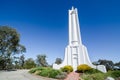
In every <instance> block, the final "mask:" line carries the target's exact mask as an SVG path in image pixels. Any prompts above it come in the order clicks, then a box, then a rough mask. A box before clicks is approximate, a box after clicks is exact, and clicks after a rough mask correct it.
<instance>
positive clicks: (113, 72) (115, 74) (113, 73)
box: [111, 71, 120, 78]
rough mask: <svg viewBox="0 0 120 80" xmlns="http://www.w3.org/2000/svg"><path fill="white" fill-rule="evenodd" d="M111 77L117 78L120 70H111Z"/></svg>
mask: <svg viewBox="0 0 120 80" xmlns="http://www.w3.org/2000/svg"><path fill="white" fill-rule="evenodd" d="M111 77H113V78H118V77H120V71H112V73H111Z"/></svg>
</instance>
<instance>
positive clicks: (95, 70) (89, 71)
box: [85, 68, 102, 74]
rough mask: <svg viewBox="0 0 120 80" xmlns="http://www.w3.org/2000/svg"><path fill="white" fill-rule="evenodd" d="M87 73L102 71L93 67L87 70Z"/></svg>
mask: <svg viewBox="0 0 120 80" xmlns="http://www.w3.org/2000/svg"><path fill="white" fill-rule="evenodd" d="M85 73H87V74H94V73H102V72H101V71H99V70H97V69H94V68H91V69H89V70H87V71H85Z"/></svg>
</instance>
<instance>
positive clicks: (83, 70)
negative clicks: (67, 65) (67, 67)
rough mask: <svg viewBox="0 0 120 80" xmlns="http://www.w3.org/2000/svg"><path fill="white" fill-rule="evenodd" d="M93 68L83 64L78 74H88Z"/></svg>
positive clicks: (78, 69) (79, 67) (78, 68)
mask: <svg viewBox="0 0 120 80" xmlns="http://www.w3.org/2000/svg"><path fill="white" fill-rule="evenodd" d="M91 69H92V68H91V67H90V66H88V65H86V64H81V65H79V66H78V67H77V71H78V72H86V71H88V70H91Z"/></svg>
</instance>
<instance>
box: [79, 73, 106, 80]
mask: <svg viewBox="0 0 120 80" xmlns="http://www.w3.org/2000/svg"><path fill="white" fill-rule="evenodd" d="M81 78H82V79H83V80H105V76H104V74H103V73H95V74H83V75H82V76H81Z"/></svg>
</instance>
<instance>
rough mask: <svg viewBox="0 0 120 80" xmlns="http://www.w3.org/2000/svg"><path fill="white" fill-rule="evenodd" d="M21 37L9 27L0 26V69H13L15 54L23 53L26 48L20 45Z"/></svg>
mask: <svg viewBox="0 0 120 80" xmlns="http://www.w3.org/2000/svg"><path fill="white" fill-rule="evenodd" d="M19 42H20V35H19V33H18V32H17V31H16V29H13V28H11V27H9V26H0V68H1V69H8V68H10V67H11V68H12V67H13V64H12V63H13V60H12V59H13V57H14V56H15V54H19V53H23V52H25V51H26V48H25V47H24V46H23V45H21V44H20V43H19Z"/></svg>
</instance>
